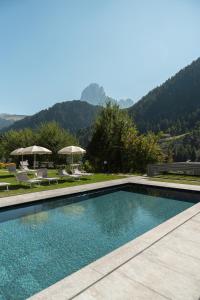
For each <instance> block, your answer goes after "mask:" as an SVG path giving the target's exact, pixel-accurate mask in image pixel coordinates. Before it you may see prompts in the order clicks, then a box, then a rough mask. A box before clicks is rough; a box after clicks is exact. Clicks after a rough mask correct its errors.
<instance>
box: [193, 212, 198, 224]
mask: <svg viewBox="0 0 200 300" xmlns="http://www.w3.org/2000/svg"><path fill="white" fill-rule="evenodd" d="M192 221H196V222H199V223H200V214H198V215H196V216H195V217H193V218H192Z"/></svg>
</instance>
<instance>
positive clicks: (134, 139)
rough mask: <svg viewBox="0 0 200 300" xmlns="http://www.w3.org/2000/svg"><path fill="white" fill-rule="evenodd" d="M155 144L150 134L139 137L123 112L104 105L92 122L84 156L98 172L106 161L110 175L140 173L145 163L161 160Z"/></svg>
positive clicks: (102, 168) (144, 167)
mask: <svg viewBox="0 0 200 300" xmlns="http://www.w3.org/2000/svg"><path fill="white" fill-rule="evenodd" d="M157 141H158V137H157V136H156V135H155V134H153V133H149V134H147V135H139V133H138V131H137V129H136V127H135V125H134V123H133V121H132V120H131V119H130V117H129V116H128V115H127V112H126V111H124V110H120V109H119V106H118V105H116V104H113V103H111V102H108V103H107V104H106V107H104V108H102V110H101V112H100V114H99V116H98V118H97V120H96V122H95V125H94V130H93V136H92V139H91V142H90V143H89V146H88V156H89V159H90V161H91V162H92V164H93V165H94V167H95V168H96V170H98V171H102V170H104V161H107V163H108V164H107V167H108V170H109V171H110V172H119V171H121V172H122V171H123V172H129V171H132V172H134V171H142V172H143V171H145V169H146V166H147V164H148V163H153V162H157V161H160V160H161V159H162V152H161V149H160V147H159V145H158V143H157Z"/></svg>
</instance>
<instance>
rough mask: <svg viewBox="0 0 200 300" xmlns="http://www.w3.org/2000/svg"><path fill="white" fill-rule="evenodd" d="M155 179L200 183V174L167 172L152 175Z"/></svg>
mask: <svg viewBox="0 0 200 300" xmlns="http://www.w3.org/2000/svg"><path fill="white" fill-rule="evenodd" d="M149 179H151V180H153V181H162V182H173V183H180V184H193V185H200V176H192V175H184V174H180V175H179V174H166V175H158V176H155V177H150V178H149Z"/></svg>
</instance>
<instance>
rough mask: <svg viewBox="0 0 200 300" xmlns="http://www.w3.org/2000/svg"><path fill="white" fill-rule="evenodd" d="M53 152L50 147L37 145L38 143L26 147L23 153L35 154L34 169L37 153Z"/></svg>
mask: <svg viewBox="0 0 200 300" xmlns="http://www.w3.org/2000/svg"><path fill="white" fill-rule="evenodd" d="M51 153H52V151H50V150H49V149H47V148H44V147H40V146H36V145H34V146H30V147H27V148H24V150H23V154H27V155H34V164H33V167H34V169H35V161H36V154H51Z"/></svg>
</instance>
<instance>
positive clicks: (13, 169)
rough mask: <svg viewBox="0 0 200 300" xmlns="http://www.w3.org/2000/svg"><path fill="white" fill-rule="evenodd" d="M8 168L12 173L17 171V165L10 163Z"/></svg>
mask: <svg viewBox="0 0 200 300" xmlns="http://www.w3.org/2000/svg"><path fill="white" fill-rule="evenodd" d="M7 170H8V172H9V173H10V174H16V173H17V169H16V165H8V166H7Z"/></svg>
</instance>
